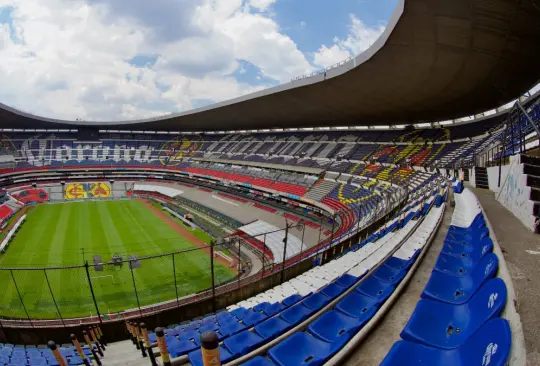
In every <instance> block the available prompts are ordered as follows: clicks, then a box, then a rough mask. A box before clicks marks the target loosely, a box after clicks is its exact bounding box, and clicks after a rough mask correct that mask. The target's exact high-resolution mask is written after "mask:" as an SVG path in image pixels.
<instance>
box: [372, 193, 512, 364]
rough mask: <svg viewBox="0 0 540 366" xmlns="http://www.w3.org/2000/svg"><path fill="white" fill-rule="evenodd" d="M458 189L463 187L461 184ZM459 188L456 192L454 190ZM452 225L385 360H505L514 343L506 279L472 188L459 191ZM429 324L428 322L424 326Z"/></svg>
mask: <svg viewBox="0 0 540 366" xmlns="http://www.w3.org/2000/svg"><path fill="white" fill-rule="evenodd" d="M458 191H459V189H458ZM456 193H458V192H456ZM455 197H456V209H455V211H454V215H453V217H452V225H451V226H450V229H449V230H448V233H447V235H446V240H445V243H444V246H443V249H442V251H441V254H440V255H439V259H438V260H437V263H436V264H435V268H434V269H433V272H432V274H431V278H430V280H429V282H428V283H427V285H426V287H425V289H424V292H423V293H422V296H421V297H422V299H421V300H420V301H419V302H418V304H417V306H416V309H415V310H414V312H413V314H412V315H411V317H410V319H409V322H408V323H407V325H406V326H405V328H404V329H403V331H402V332H401V337H402V338H403V340H402V341H399V342H397V343H395V344H394V346H393V347H392V349H391V350H390V352H389V353H388V355H387V356H386V358H385V360H384V361H383V363H382V364H383V365H385V366H386V365H468V364H471V362H473V360H477V361H476V362H475V363H478V364H480V362H481V361H482V364H484V365H486V364H488V365H504V364H506V361H507V359H508V356H509V352H510V347H511V339H512V337H511V331H510V327H509V324H508V321H506V320H504V319H502V318H499V316H500V314H501V312H502V311H503V310H504V307H505V305H506V301H507V296H506V285H505V283H504V281H503V280H502V279H500V278H494V276H495V275H496V273H497V267H498V259H497V257H496V256H495V255H494V254H492V253H490V252H491V249H492V243H491V239H490V238H489V230H488V229H487V228H486V223H485V220H484V217H483V213H482V211H481V208H480V206H479V204H478V201H477V200H476V197H475V196H474V194H473V193H472V192H471V191H470V190H469V189H465V190H463V192H462V193H459V194H456V195H455ZM427 324H430V326H426V325H427Z"/></svg>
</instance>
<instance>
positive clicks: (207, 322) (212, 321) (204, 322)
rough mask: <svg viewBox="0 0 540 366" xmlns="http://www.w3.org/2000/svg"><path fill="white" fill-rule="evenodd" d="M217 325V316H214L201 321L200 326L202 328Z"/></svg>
mask: <svg viewBox="0 0 540 366" xmlns="http://www.w3.org/2000/svg"><path fill="white" fill-rule="evenodd" d="M215 323H216V316H215V315H212V316H208V317H206V318H204V319H203V320H201V324H200V326H201V327H202V326H204V325H210V324H215Z"/></svg>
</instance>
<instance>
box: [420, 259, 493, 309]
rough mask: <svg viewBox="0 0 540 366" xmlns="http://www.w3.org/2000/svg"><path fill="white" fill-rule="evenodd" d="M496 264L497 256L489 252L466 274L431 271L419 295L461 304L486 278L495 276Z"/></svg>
mask: <svg viewBox="0 0 540 366" xmlns="http://www.w3.org/2000/svg"><path fill="white" fill-rule="evenodd" d="M498 266H499V260H498V259H497V256H496V255H495V254H493V253H489V254H486V255H485V256H484V257H483V258H482V259H481V260H480V263H478V265H477V266H476V267H475V268H474V270H472V272H470V274H469V275H467V276H462V277H456V276H452V275H448V274H445V273H443V272H440V271H433V272H432V273H431V278H430V279H429V281H428V283H427V285H426V288H425V289H424V292H423V293H422V295H421V296H422V298H423V299H432V300H438V301H442V302H447V303H451V304H463V303H465V302H467V301H469V299H470V298H471V297H472V296H473V295H474V294H475V293H476V291H478V289H479V288H480V287H481V286H482V285H483V284H484V283H485V282H486V281H487V280H489V279H490V278H492V277H493V276H495V273H496V272H497V269H498Z"/></svg>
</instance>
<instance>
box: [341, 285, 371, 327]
mask: <svg viewBox="0 0 540 366" xmlns="http://www.w3.org/2000/svg"><path fill="white" fill-rule="evenodd" d="M379 303H380V302H379V300H377V299H374V298H372V297H370V296H366V295H363V294H360V293H358V292H352V293H350V294H348V295H347V296H345V297H344V298H343V299H342V300H341V301H340V302H338V303H337V305H336V308H335V309H336V310H337V311H339V312H341V313H343V314H345V315H348V316H352V317H354V318H360V319H362V320H363V321H364V322H366V321H368V320H369V319H371V317H372V316H373V314H375V313H376V312H377V309H378V308H379Z"/></svg>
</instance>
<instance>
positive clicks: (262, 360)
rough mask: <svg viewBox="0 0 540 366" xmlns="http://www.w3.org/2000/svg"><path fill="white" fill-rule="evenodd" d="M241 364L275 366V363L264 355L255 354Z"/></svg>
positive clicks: (247, 365)
mask: <svg viewBox="0 0 540 366" xmlns="http://www.w3.org/2000/svg"><path fill="white" fill-rule="evenodd" d="M242 366H276V364H275V363H273V362H272V361H271V360H269V359H268V358H266V357H262V356H257V357H255V358H252V359H251V360H249V361H248V362H244V363H243V364H242Z"/></svg>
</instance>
